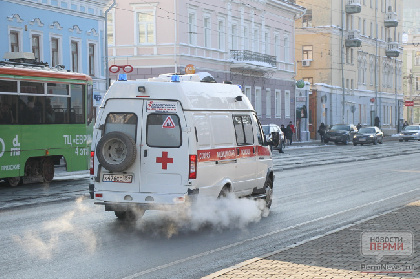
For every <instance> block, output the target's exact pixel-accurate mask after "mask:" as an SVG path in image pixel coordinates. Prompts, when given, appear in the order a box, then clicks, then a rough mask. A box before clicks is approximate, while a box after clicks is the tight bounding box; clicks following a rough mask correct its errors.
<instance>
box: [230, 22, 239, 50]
mask: <svg viewBox="0 0 420 279" xmlns="http://www.w3.org/2000/svg"><path fill="white" fill-rule="evenodd" d="M231 36H232V37H231V44H232V45H231V49H232V50H238V26H237V25H236V24H232V29H231Z"/></svg>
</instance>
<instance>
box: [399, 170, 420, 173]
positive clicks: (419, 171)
mask: <svg viewBox="0 0 420 279" xmlns="http://www.w3.org/2000/svg"><path fill="white" fill-rule="evenodd" d="M396 172H415V173H420V170H396Z"/></svg>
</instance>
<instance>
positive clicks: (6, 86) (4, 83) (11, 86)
mask: <svg viewBox="0 0 420 279" xmlns="http://www.w3.org/2000/svg"><path fill="white" fill-rule="evenodd" d="M0 92H11V93H17V92H18V91H17V81H10V80H0Z"/></svg>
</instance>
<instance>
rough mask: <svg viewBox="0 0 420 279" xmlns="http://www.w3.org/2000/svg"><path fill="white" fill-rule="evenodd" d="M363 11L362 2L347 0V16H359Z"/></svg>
mask: <svg viewBox="0 0 420 279" xmlns="http://www.w3.org/2000/svg"><path fill="white" fill-rule="evenodd" d="M361 11H362V4H361V3H360V0H347V3H346V13H347V14H357V13H360V12H361Z"/></svg>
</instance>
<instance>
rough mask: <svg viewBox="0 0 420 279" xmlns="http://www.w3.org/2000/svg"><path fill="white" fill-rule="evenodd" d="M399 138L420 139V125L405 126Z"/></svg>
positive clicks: (401, 139) (407, 139)
mask: <svg viewBox="0 0 420 279" xmlns="http://www.w3.org/2000/svg"><path fill="white" fill-rule="evenodd" d="M398 140H399V141H400V142H401V141H403V140H405V141H409V140H418V141H420V125H408V126H405V127H404V128H403V129H402V131H401V133H400V135H399V138H398Z"/></svg>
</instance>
